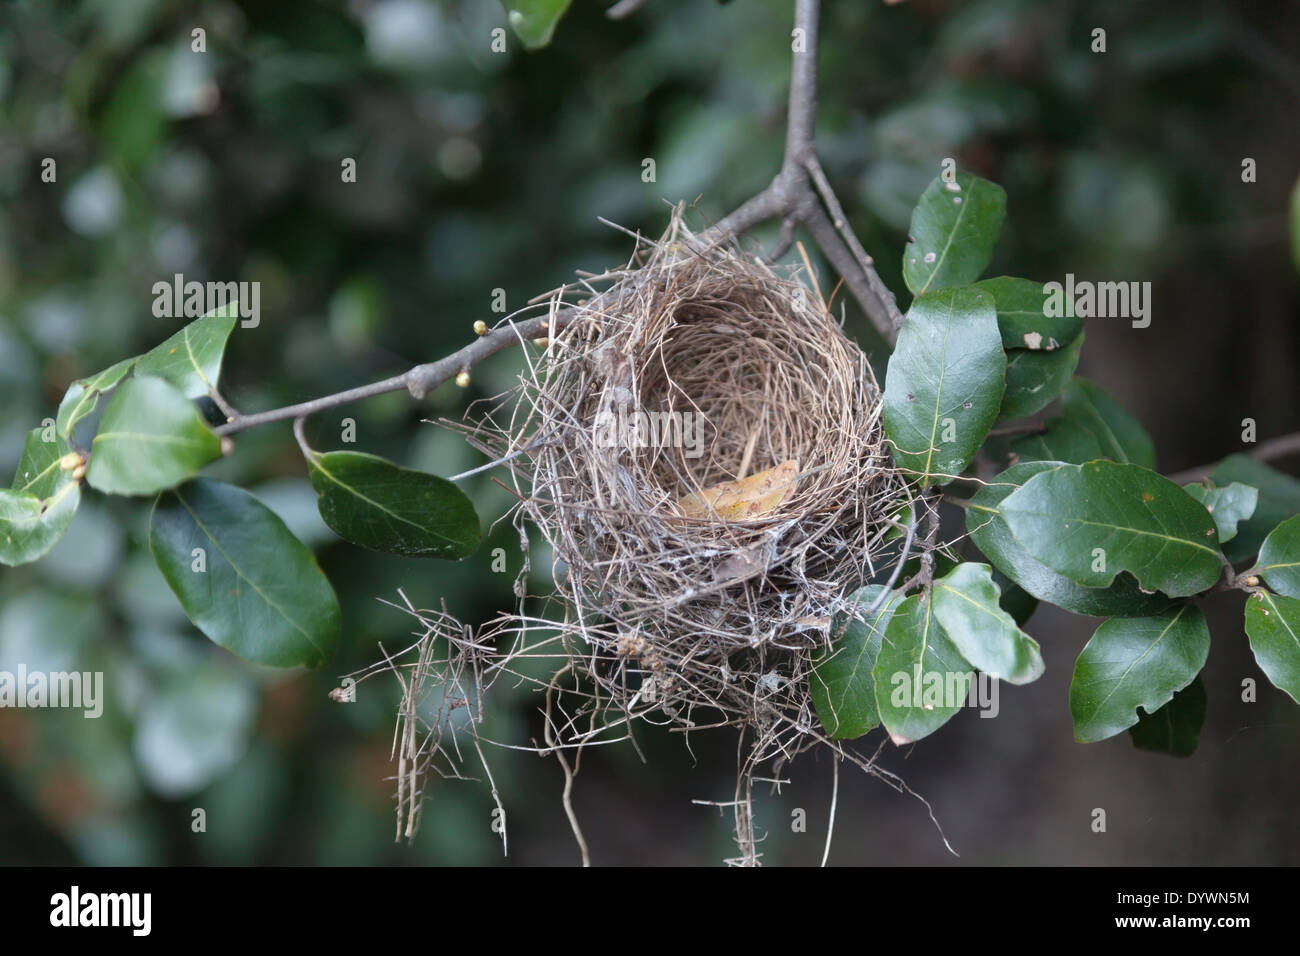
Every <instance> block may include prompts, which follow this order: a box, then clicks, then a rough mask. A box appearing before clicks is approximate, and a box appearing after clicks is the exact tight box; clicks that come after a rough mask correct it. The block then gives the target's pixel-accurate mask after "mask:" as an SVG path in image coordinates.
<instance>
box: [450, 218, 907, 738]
mask: <svg viewBox="0 0 1300 956" xmlns="http://www.w3.org/2000/svg"><path fill="white" fill-rule="evenodd" d="M806 275H807V276H808V278H809V282H810V286H811V287H810V286H809V285H805V284H804V283H803V282H802V281H800V274H798V273H796V272H794V271H793V270H785V271H780V270H778V269H776V268H773V267H771V266H769V265H767V264H765V263H764V262H762V261H760V260H756V259H754V258H751V257H747V256H745V255H743V254H741V253H740V252H739V251H738V250H737V249H735V248H733V247H731V246H730V245H725V246H724V245H716V244H706V243H705V242H704V241H703V240H702V239H701V238H699V237H697V236H695V235H693V234H692V233H691V232H690V231H689V230H688V229H687V228H686V227H685V226H684V225H683V224H682V222H681V214H680V211H678V213H677V214H676V215H674V217H673V219H672V223H671V225H670V228H669V230H668V232H667V233H666V234H665V235H664V236H663V237H662V238H661V239H660V240H659V241H657V242H655V241H646V240H644V239H639V240H638V245H637V249H636V252H635V254H634V256H633V258H632V260H631V261H630V262H629V263H628V264H627V265H626V266H625V267H623V268H621V269H618V270H615V271H612V272H609V273H606V274H604V275H601V276H593V277H589V278H588V279H586V280H584V281H583V282H582V283H579V284H577V285H574V286H569V287H566V288H565V289H562V290H560V291H559V292H557V293H555V294H553V295H551V296H550V297H549V301H548V308H549V313H550V337H549V340H548V341H547V342H546V345H545V350H544V352H543V354H541V355H540V356H534V357H532V358H531V359H530V362H529V368H528V371H527V372H526V373H525V374H524V375H523V376H522V377H521V382H520V384H519V386H518V388H517V389H516V390H515V392H514V393H513V394H511V395H509V396H508V397H507V400H506V401H504V402H502V403H501V404H499V405H498V406H496V408H495V409H494V411H493V412H492V413H489V414H487V415H486V416H485V417H483V418H482V419H480V420H479V421H477V422H476V423H475V425H474V426H473V431H472V433H471V434H472V438H473V440H474V441H475V442H476V443H477V444H478V445H479V446H480V447H481V448H483V449H484V450H485V451H488V452H490V453H492V454H494V455H496V456H498V457H499V458H502V459H506V460H508V461H509V463H510V465H511V466H512V472H513V475H514V480H515V488H516V491H517V493H518V495H519V501H520V505H519V511H518V515H517V518H518V520H519V522H520V524H521V527H523V526H526V525H532V526H534V527H536V528H537V529H539V530H540V532H541V533H542V534H543V535H544V536H545V538H546V540H547V541H548V542H549V543H550V545H551V548H552V549H553V554H554V577H555V583H556V589H557V596H558V597H559V598H560V599H561V600H562V602H563V623H562V624H561V625H559V627H560V628H561V632H562V635H563V637H564V638H565V642H564V643H565V646H566V648H567V649H568V651H569V655H570V658H571V660H572V661H573V662H574V664H575V666H576V667H577V668H579V669H580V670H581V672H582V673H583V674H584V675H585V676H586V677H588V678H589V679H590V680H591V681H594V682H595V684H596V685H597V690H596V692H595V694H594V695H593V696H594V698H595V699H599V700H601V701H602V706H608V705H610V704H612V705H613V706H614V707H615V708H616V709H617V711H618V712H619V713H620V714H621V715H623V716H627V717H645V718H646V719H653V720H657V721H659V722H669V723H673V724H678V725H686V726H688V727H696V726H704V725H708V726H718V725H723V724H730V725H735V726H739V727H741V728H743V729H746V730H752V731H754V733H755V737H754V748H753V754H752V756H753V760H754V761H755V762H761V761H763V760H765V759H768V758H771V757H776V756H781V755H786V756H789V755H792V753H794V752H797V751H798V750H799V749H802V746H803V744H804V743H805V742H806V741H811V740H814V739H816V738H818V737H820V736H821V733H820V728H819V726H818V723H817V719H816V717H815V715H814V714H813V712H812V707H811V705H810V697H809V690H808V683H809V672H810V658H811V654H812V653H813V652H814V651H815V650H816V649H817V648H818V647H820V646H822V645H824V644H825V643H826V642H827V641H828V640H829V639H830V627H831V622H832V620H833V618H834V616H835V615H836V613H837V612H840V611H842V610H844V608H845V600H846V594H847V593H849V592H850V591H851V590H852V589H853V586H854V585H855V584H858V583H861V582H863V581H865V580H868V579H871V578H873V577H875V576H877V575H878V574H879V573H880V572H881V571H882V568H881V566H880V563H881V558H882V555H885V554H888V553H890V545H889V544H888V539H889V538H891V537H896V536H897V530H898V527H899V526H898V524H897V522H896V520H895V516H896V515H897V514H898V512H899V510H900V508H901V507H902V506H903V505H905V504H906V502H907V501H908V499H909V495H908V491H907V485H906V481H905V478H904V476H903V475H902V474H901V473H900V472H899V471H898V470H897V469H896V468H895V466H894V464H893V462H892V460H891V458H890V453H889V448H888V445H887V442H886V439H885V436H884V431H883V428H882V425H881V407H882V404H881V394H880V389H879V387H878V386H877V384H876V381H875V378H874V376H873V374H872V371H871V368H870V366H869V365H868V364H867V361H866V357H865V355H864V354H863V352H862V351H861V350H860V349H859V348H858V347H857V345H856V344H854V342H853V341H852V340H850V339H849V338H848V337H847V336H846V335H845V334H844V332H843V330H842V329H841V327H840V325H839V323H837V322H836V321H835V320H834V318H833V316H832V314H831V312H830V308H829V306H828V304H827V303H826V302H824V301H823V298H822V296H821V294H820V291H819V289H818V288H817V285H816V281H815V278H813V277H812V276H811V273H810V272H809V273H807V274H806ZM891 532H892V534H891ZM896 550H897V543H896V542H895V544H894V552H893V553H896ZM524 620H525V619H523V618H516V619H515V620H514V622H513V623H514V624H515V625H519V624H522V623H523V621H524Z"/></svg>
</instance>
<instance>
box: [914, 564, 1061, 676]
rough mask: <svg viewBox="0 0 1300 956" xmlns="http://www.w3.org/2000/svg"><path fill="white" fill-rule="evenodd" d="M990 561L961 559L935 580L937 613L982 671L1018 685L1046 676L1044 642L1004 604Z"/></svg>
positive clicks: (950, 635) (961, 649) (950, 636)
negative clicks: (1022, 625) (1025, 628)
mask: <svg viewBox="0 0 1300 956" xmlns="http://www.w3.org/2000/svg"><path fill="white" fill-rule="evenodd" d="M999 598H1000V595H999V593H998V588H997V585H996V584H994V583H993V571H992V569H991V568H990V567H989V566H988V565H987V564H973V563H970V562H966V563H964V564H959V565H957V567H955V568H953V570H951V571H949V572H948V573H947V574H946V575H944V576H943V577H942V578H940V579H939V580H937V581H935V582H934V590H933V591H932V598H931V599H932V600H933V601H934V614H935V617H937V618H938V619H939V623H940V624H941V625H943V630H944V633H945V634H947V635H948V639H949V640H950V641H952V643H953V646H955V647H956V648H957V650H958V651H959V652H961V656H962V657H964V658H965V659H966V660H967V661H969V662H970V663H971V665H972V666H973V667H975V668H976V669H977V670H981V671H983V672H984V673H986V674H988V675H989V676H990V677H996V678H997V679H998V680H1004V681H1008V682H1009V683H1012V684H1028V683H1029V682H1030V681H1035V680H1038V678H1039V677H1041V676H1042V675H1043V657H1042V654H1041V653H1040V652H1039V650H1038V642H1037V641H1035V640H1034V639H1033V638H1031V637H1030V636H1029V635H1028V634H1026V633H1024V632H1023V631H1022V630H1020V628H1019V627H1018V626H1016V622H1015V620H1014V619H1013V618H1012V617H1011V615H1010V614H1008V613H1007V612H1006V611H1004V610H1003V609H1002V607H1001V606H1000V605H999V603H998V601H999Z"/></svg>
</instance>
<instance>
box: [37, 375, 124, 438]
mask: <svg viewBox="0 0 1300 956" xmlns="http://www.w3.org/2000/svg"><path fill="white" fill-rule="evenodd" d="M134 364H135V359H134V358H129V359H123V360H122V361H120V362H118V363H117V364H116V365H111V366H109V367H108V368H106V369H104V371H102V372H96V373H95V374H94V375H91V376H88V377H86V378H79V379H77V381H75V382H73V383H72V384H71V385H70V386H69V387H68V390H67V392H66V393H64V396H63V400H62V401H61V402H59V413H58V417H57V418H56V419H55V427H56V428H57V430H58V433H59V437H61V438H71V437H72V433H73V431H74V430H75V429H76V427H77V424H78V422H80V421H81V420H82V419H84V418H86V417H87V416H89V415H91V414H93V413H94V411H95V406H96V404H98V402H99V396H100V395H102V394H103V393H104V392H107V391H108V390H109V389H111V388H113V386H115V385H116V384H117V383H118V382H120V381H122V379H123V378H125V377H126V373H127V372H129V371H131V366H132V365H134Z"/></svg>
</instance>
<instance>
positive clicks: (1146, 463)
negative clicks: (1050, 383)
mask: <svg viewBox="0 0 1300 956" xmlns="http://www.w3.org/2000/svg"><path fill="white" fill-rule="evenodd" d="M1011 450H1012V451H1013V452H1015V453H1016V454H1017V455H1019V456H1020V460H1021V461H1067V462H1070V463H1071V464H1076V465H1077V464H1082V463H1083V462H1085V461H1093V460H1095V459H1097V458H1109V459H1111V460H1112V461H1119V462H1131V463H1133V464H1135V465H1142V466H1143V467H1144V468H1155V466H1156V451H1155V444H1154V443H1153V442H1152V441H1151V436H1150V435H1148V434H1147V433H1146V431H1145V430H1144V429H1143V428H1142V426H1141V425H1140V424H1139V423H1138V421H1137V419H1135V418H1134V417H1133V416H1132V415H1130V414H1129V413H1128V412H1126V411H1125V410H1124V409H1123V408H1122V407H1121V406H1120V405H1119V403H1118V402H1116V401H1115V400H1114V399H1113V398H1111V397H1110V396H1109V395H1107V394H1106V393H1105V392H1104V391H1102V390H1101V388H1100V387H1098V386H1097V385H1095V384H1093V383H1092V382H1090V381H1088V380H1087V379H1082V378H1076V379H1075V380H1074V381H1072V382H1071V383H1070V384H1069V385H1067V386H1066V387H1065V390H1064V392H1063V393H1062V395H1061V416H1060V417H1059V418H1054V419H1052V420H1051V421H1049V422H1048V424H1047V431H1046V432H1045V433H1043V434H1041V435H1029V436H1026V437H1024V438H1018V439H1016V440H1015V441H1013V442H1012V443H1011Z"/></svg>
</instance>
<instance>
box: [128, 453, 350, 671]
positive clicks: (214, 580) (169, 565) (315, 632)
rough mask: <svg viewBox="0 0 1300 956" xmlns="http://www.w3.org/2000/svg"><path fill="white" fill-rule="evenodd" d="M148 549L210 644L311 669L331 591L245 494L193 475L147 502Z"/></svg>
mask: <svg viewBox="0 0 1300 956" xmlns="http://www.w3.org/2000/svg"><path fill="white" fill-rule="evenodd" d="M149 547H150V549H151V550H152V551H153V556H154V560H155V561H157V563H158V567H159V569H161V571H162V573H163V577H164V578H166V580H167V584H168V585H169V586H170V587H171V589H172V591H174V592H175V594H176V596H177V597H178V598H179V599H180V602H181V607H182V608H184V609H185V613H186V615H188V617H189V619H190V620H191V621H193V622H194V624H195V625H196V626H197V627H198V629H199V630H201V631H202V632H203V633H204V634H206V635H207V636H208V637H209V638H210V639H211V640H212V641H213V642H215V643H216V644H219V645H221V646H222V647H224V648H226V650H228V651H230V652H231V653H233V654H236V655H238V656H239V657H242V658H244V659H245V660H248V661H253V662H254V663H257V664H269V665H272V666H274V667H297V666H307V667H318V666H319V665H321V664H323V663H325V661H327V660H328V659H329V658H330V656H331V655H332V654H333V653H334V647H335V645H336V644H337V643H338V637H339V625H340V612H339V602H338V598H337V597H335V595H334V589H333V588H332V587H330V583H329V581H328V580H326V578H325V575H324V574H323V573H322V572H321V569H320V567H319V566H318V565H317V564H316V559H315V558H314V557H313V556H312V553H311V551H309V550H308V549H307V547H306V546H305V545H304V544H303V543H302V542H301V541H299V540H298V539H297V538H295V537H294V536H293V535H292V534H291V533H290V532H289V529H288V528H287V527H285V524H284V522H283V521H281V520H280V519H279V518H278V517H277V516H276V515H275V514H274V513H273V512H272V511H271V510H270V509H269V508H267V507H266V506H265V505H263V504H262V503H261V502H260V501H258V500H257V499H256V498H255V497H253V496H252V495H251V494H249V493H248V492H247V491H244V490H243V489H242V488H236V487H234V486H233V485H227V484H223V483H222V482H218V481H210V480H207V479H203V478H199V479H195V480H194V481H190V482H187V483H186V484H184V485H182V486H181V487H179V488H177V489H175V490H173V491H169V492H164V493H163V494H162V495H160V496H159V498H158V501H157V503H156V504H155V505H154V510H153V517H152V519H151V521H150V525H149Z"/></svg>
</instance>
